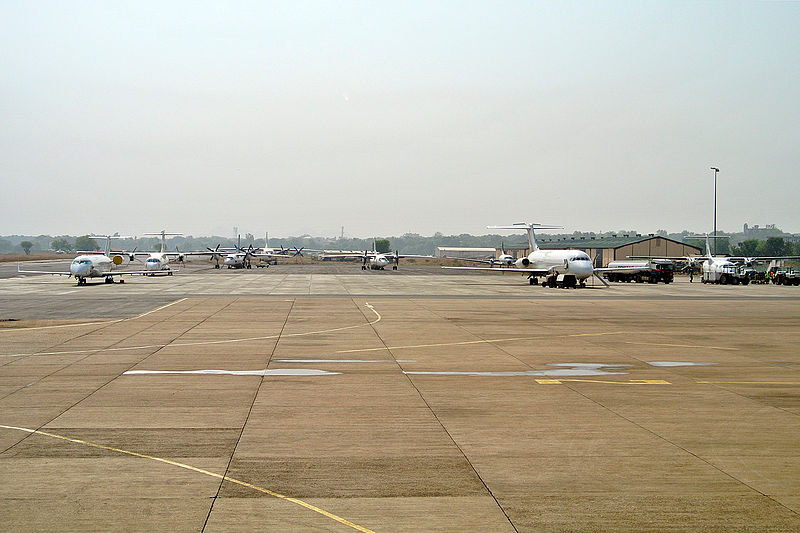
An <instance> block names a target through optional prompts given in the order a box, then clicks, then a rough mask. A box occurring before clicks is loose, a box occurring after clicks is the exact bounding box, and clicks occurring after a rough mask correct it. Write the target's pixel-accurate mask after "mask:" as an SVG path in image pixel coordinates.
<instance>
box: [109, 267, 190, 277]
mask: <svg viewBox="0 0 800 533" xmlns="http://www.w3.org/2000/svg"><path fill="white" fill-rule="evenodd" d="M162 272H178V270H175V269H172V268H171V269H169V270H110V271H108V272H101V273H100V275H101V276H103V277H108V276H122V275H133V274H140V275H144V274H154V273H155V274H160V273H162Z"/></svg>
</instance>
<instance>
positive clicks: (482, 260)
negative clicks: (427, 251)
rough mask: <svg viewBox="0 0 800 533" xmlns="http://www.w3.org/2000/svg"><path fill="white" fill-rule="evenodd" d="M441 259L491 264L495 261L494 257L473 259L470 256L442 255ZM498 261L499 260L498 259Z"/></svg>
mask: <svg viewBox="0 0 800 533" xmlns="http://www.w3.org/2000/svg"><path fill="white" fill-rule="evenodd" d="M442 259H450V260H451V261H467V262H470V263H486V264H489V265H492V264H494V263H495V261H497V260H496V259H474V258H472V257H448V256H444V257H442ZM498 262H499V261H498Z"/></svg>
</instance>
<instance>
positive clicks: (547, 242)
mask: <svg viewBox="0 0 800 533" xmlns="http://www.w3.org/2000/svg"><path fill="white" fill-rule="evenodd" d="M652 239H664V240H665V241H669V242H674V243H676V244H683V245H686V246H691V247H692V248H697V247H696V246H692V245H691V244H686V243H685V242H681V241H676V240H675V239H670V238H668V237H662V236H660V235H648V236H646V237H642V236H641V235H636V236H629V237H598V238H591V237H589V238H586V237H567V238H561V239H552V240H551V239H547V238H544V239H542V238H537V239H536V244H538V245H539V248H545V249H547V248H594V249H598V248H621V247H623V246H627V245H629V244H635V243H638V242H644V241H648V240H652ZM697 249H698V250H700V248H697ZM701 251H702V250H701Z"/></svg>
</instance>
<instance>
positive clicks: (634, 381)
mask: <svg viewBox="0 0 800 533" xmlns="http://www.w3.org/2000/svg"><path fill="white" fill-rule="evenodd" d="M564 381H579V382H581V383H609V384H611V385H672V383H670V382H669V381H664V380H663V379H630V380H628V381H603V380H599V379H571V378H570V379H537V380H536V382H537V383H539V384H540V385H561V383H562V382H564Z"/></svg>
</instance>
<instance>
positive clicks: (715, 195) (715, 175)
mask: <svg viewBox="0 0 800 533" xmlns="http://www.w3.org/2000/svg"><path fill="white" fill-rule="evenodd" d="M711 170H713V171H714V237H716V236H717V172H719V169H718V168H717V167H711ZM714 255H717V239H714Z"/></svg>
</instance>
